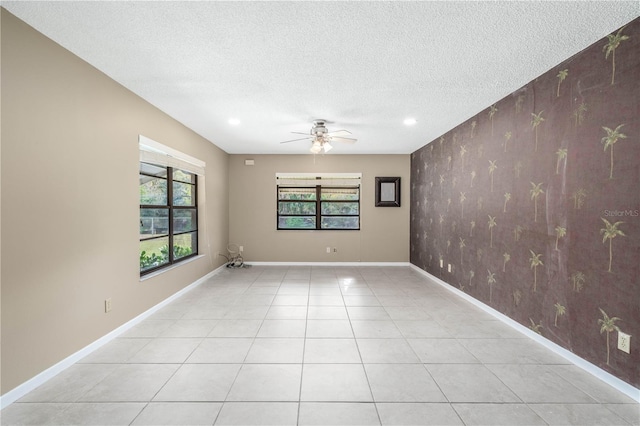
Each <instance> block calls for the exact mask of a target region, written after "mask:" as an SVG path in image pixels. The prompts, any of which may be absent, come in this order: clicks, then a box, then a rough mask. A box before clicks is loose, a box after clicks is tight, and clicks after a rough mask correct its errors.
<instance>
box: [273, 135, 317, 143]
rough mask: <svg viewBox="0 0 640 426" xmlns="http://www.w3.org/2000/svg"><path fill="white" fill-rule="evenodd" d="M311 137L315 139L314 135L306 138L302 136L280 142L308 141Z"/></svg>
mask: <svg viewBox="0 0 640 426" xmlns="http://www.w3.org/2000/svg"><path fill="white" fill-rule="evenodd" d="M309 139H313V136H308V137H306V138H300V139H292V140H290V141H284V142H280V143H289V142H298V141H306V140H309Z"/></svg>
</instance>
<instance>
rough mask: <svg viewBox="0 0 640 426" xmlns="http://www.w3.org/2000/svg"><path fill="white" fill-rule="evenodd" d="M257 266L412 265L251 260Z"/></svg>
mask: <svg viewBox="0 0 640 426" xmlns="http://www.w3.org/2000/svg"><path fill="white" fill-rule="evenodd" d="M244 263H245V264H247V265H255V266H411V264H410V263H409V262H251V261H245V262H244Z"/></svg>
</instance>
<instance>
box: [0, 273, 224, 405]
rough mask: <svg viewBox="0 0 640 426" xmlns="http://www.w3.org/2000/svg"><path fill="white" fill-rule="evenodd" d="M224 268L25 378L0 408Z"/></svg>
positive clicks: (198, 280)
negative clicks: (27, 378) (40, 371)
mask: <svg viewBox="0 0 640 426" xmlns="http://www.w3.org/2000/svg"><path fill="white" fill-rule="evenodd" d="M224 269H226V268H225V265H222V266H220V267H219V268H217V269H214V270H213V271H211V272H209V273H208V274H206V275H205V276H203V277H201V278H199V279H197V280H196V281H194V282H192V283H191V284H189V285H188V286H186V287H185V288H183V289H182V290H180V291H178V292H177V293H174V294H173V295H171V296H169V297H168V298H166V299H165V300H163V301H162V302H160V303H158V304H157V305H155V306H153V307H151V308H149V309H147V310H146V311H145V312H143V313H141V314H140V315H138V316H137V317H135V318H133V319H131V320H130V321H127V322H126V323H124V324H122V325H121V326H120V327H118V328H116V329H115V330H113V331H111V332H110V333H108V334H105V335H104V336H102V337H101V338H99V339H98V340H96V341H94V342H93V343H90V344H89V345H87V346H85V347H84V348H82V349H80V350H79V351H77V352H75V353H73V354H72V355H69V356H68V357H66V358H65V359H63V360H62V361H60V362H58V363H57V364H55V365H53V366H51V367H49V368H47V369H46V370H44V371H43V372H42V373H40V374H38V375H37V376H34V377H32V378H31V379H29V380H27V381H26V382H24V383H22V384H21V385H18V386H17V387H15V388H13V389H12V390H10V391H9V392H7V393H5V394H4V395H2V396H0V410H1V409H3V408H5V407H6V406H8V405H9V404H11V403H13V402H15V401H17V400H18V399H20V398H22V397H23V396H25V395H26V394H27V393H29V392H31V391H32V390H34V389H35V388H37V387H38V386H40V385H42V384H44V383H45V382H46V381H47V380H50V379H52V378H53V377H55V376H56V375H58V374H60V373H61V372H63V371H64V370H66V369H67V368H69V367H71V366H72V365H73V364H75V363H76V362H78V361H80V360H81V359H82V358H84V357H86V356H87V355H89V354H90V353H92V352H93V351H95V350H96V349H99V348H100V347H102V346H104V345H105V344H107V343H109V342H110V341H112V340H113V339H115V338H116V337H118V336H120V335H121V334H122V333H124V332H125V331H127V330H129V329H130V328H131V327H133V326H135V325H137V324H138V323H140V322H141V321H143V320H145V319H146V318H148V317H149V316H151V315H153V314H154V313H156V312H157V311H158V310H160V309H161V308H163V307H165V306H166V305H168V304H169V303H171V302H173V301H174V300H176V299H177V298H178V297H180V296H182V295H183V294H185V293H187V292H189V291H190V290H192V289H194V288H195V287H197V286H199V285H200V284H202V283H203V282H205V281H206V280H208V279H209V278H211V277H212V276H214V275H216V274H217V273H219V272H220V271H222V270H224Z"/></svg>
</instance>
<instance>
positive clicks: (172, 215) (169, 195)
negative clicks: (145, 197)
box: [138, 161, 200, 277]
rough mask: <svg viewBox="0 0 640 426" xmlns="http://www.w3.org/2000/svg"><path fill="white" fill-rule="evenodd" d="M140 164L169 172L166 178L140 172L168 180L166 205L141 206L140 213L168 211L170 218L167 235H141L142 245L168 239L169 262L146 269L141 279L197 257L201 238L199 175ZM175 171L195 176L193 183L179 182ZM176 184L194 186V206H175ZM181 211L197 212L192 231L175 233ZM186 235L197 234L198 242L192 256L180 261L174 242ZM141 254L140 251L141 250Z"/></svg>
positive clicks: (141, 273) (160, 166) (162, 166)
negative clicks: (176, 220)
mask: <svg viewBox="0 0 640 426" xmlns="http://www.w3.org/2000/svg"><path fill="white" fill-rule="evenodd" d="M140 163H141V164H142V163H145V164H150V165H152V166H154V167H158V168H162V169H166V171H167V176H166V177H159V176H157V175H154V174H151V173H145V172H143V171H142V170H139V171H138V173H139V175H141V176H148V177H153V178H156V179H158V178H159V179H164V180H166V185H167V201H166V204H140V213H141V212H142V210H153V209H156V210H161V209H166V210H167V213H168V215H167V218H168V224H167V233H166V234H160V235H158V236H153V237H150V238H142V233H141V234H140V243H142V242H143V241H151V240H157V239H161V238H167V239H168V243H167V246H168V256H169V259H168V262H166V263H163V264H161V265H158V266H154V267H152V268H149V269H145V270H144V271H143V270H140V277H143V276H145V275H148V274H151V273H153V272H158V271H160V270H162V269H165V268H170V267H172V266H175V265H177V264H180V263H182V262H184V261H186V260H188V259H190V258H193V257H196V256H198V254H199V245H200V238H199V229H198V216H199V211H198V210H199V209H198V174H197V173H193V172H190V171H187V170H183V169H181V168H178V167H171V166H165V165H160V164H155V163H151V162H148V161H140ZM175 170H180V171H182V172H186V173H188V174H190V175H191V176H193V182H191V183H189V182H185V181H183V180H179V179H174V176H173V173H174V171H175ZM174 182H177V183H181V184H185V185H192V187H193V188H192V196H193V205H188V206H181V205H175V204H174V200H173V184H174ZM179 210H195V218H194V221H193V223H194V224H195V227H194V228H193V229H190V230H188V231H182V232H177V233H176V232H174V218H175V217H176V216H175V212H176V211H179ZM139 217H140V222H141V224H142V215H139ZM186 234H195V237H196V242H195V250H193V251H192V252H191V253H190V254H188V255H186V256H182V257H180V258H178V259H176V258H175V254H174V246H175V244H174V240H175V237H178V236H180V235H186ZM139 253H141V252H140V250H139Z"/></svg>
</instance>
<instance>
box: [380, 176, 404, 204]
mask: <svg viewBox="0 0 640 426" xmlns="http://www.w3.org/2000/svg"><path fill="white" fill-rule="evenodd" d="M376 207H400V177H397V176H396V177H376Z"/></svg>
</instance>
